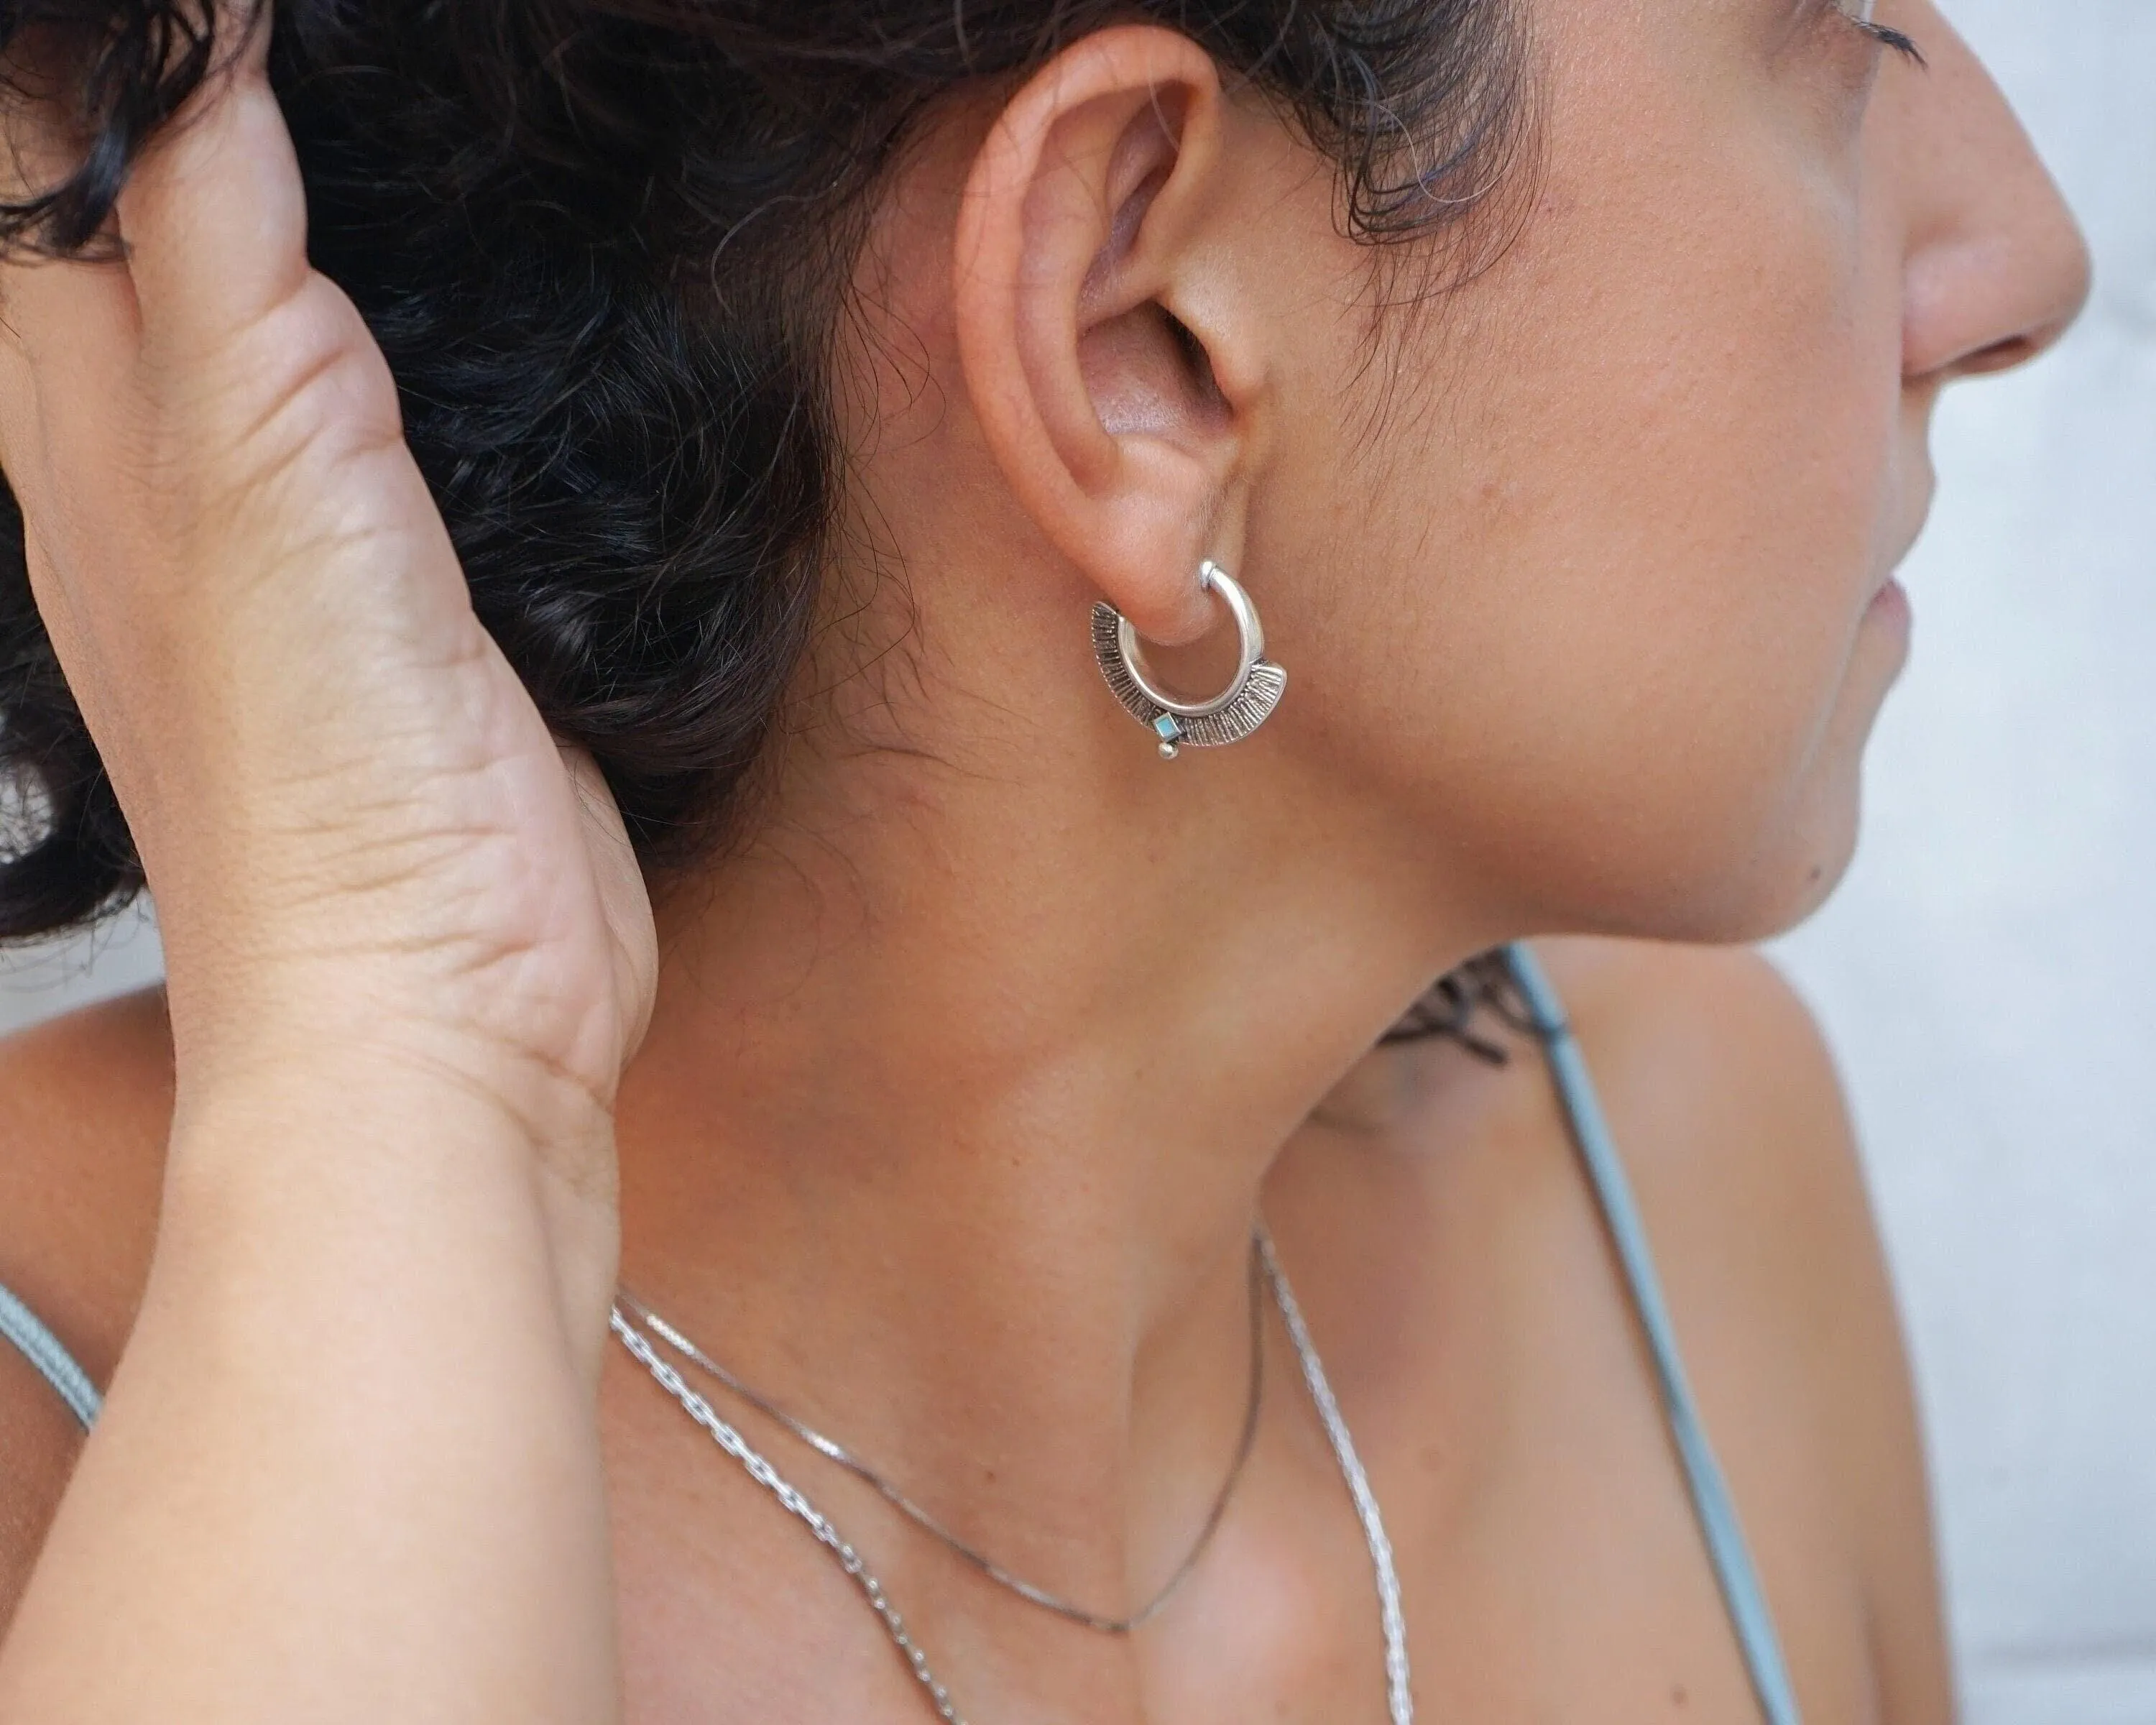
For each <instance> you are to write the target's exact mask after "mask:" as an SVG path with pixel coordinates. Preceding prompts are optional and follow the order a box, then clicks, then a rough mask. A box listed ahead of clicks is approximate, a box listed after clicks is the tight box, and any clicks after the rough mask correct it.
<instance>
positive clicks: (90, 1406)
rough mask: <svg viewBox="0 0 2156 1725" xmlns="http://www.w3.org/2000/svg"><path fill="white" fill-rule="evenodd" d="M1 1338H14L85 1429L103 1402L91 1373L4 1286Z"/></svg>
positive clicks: (0, 1299) (0, 1302)
mask: <svg viewBox="0 0 2156 1725" xmlns="http://www.w3.org/2000/svg"><path fill="white" fill-rule="evenodd" d="M0 1338H5V1339H6V1340H8V1341H9V1342H12V1343H14V1344H15V1346H16V1347H17V1348H20V1349H21V1350H22V1353H23V1358H25V1359H27V1360H28V1361H29V1363H31V1364H32V1365H33V1366H35V1367H36V1368H38V1371H39V1372H40V1373H43V1374H44V1379H45V1382H47V1383H48V1384H51V1385H52V1386H53V1388H54V1389H56V1390H58V1391H59V1396H60V1399H61V1400H62V1401H64V1402H65V1403H66V1404H68V1406H69V1409H71V1410H72V1411H73V1412H74V1417H75V1418H76V1419H78V1420H80V1421H81V1422H82V1429H83V1430H85V1431H87V1430H90V1422H91V1421H93V1420H95V1419H96V1418H97V1410H98V1409H99V1407H100V1405H102V1399H101V1398H100V1396H99V1395H98V1393H97V1386H96V1385H95V1384H92V1383H91V1382H90V1374H89V1373H86V1372H85V1371H84V1370H83V1368H81V1367H80V1366H79V1365H77V1364H76V1363H74V1355H73V1354H71V1353H69V1352H68V1351H67V1349H66V1348H63V1347H62V1346H61V1345H60V1338H59V1337H57V1336H55V1335H54V1333H53V1332H51V1331H50V1330H49V1329H47V1328H46V1327H44V1324H42V1323H41V1322H38V1315H37V1313H36V1312H33V1311H31V1310H30V1308H29V1307H27V1306H25V1305H24V1304H23V1302H22V1301H20V1300H18V1299H17V1298H16V1297H15V1296H13V1294H11V1293H9V1292H8V1290H7V1289H6V1288H5V1287H0Z"/></svg>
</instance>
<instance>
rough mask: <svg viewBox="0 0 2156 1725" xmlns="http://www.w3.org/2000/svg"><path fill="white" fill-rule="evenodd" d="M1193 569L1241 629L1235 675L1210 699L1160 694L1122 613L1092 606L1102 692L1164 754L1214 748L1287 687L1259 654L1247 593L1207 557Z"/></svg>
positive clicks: (1240, 733) (1261, 719)
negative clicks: (1112, 698)
mask: <svg viewBox="0 0 2156 1725" xmlns="http://www.w3.org/2000/svg"><path fill="white" fill-rule="evenodd" d="M1199 574H1200V577H1201V578H1202V579H1203V580H1204V583H1205V585H1206V587H1207V588H1209V589H1210V590H1211V591H1213V592H1214V593H1217V594H1219V597H1220V598H1221V599H1222V600H1223V601H1224V603H1226V605H1227V607H1228V609H1229V614H1231V615H1232V616H1233V617H1234V619H1235V627H1236V629H1237V631H1238V632H1239V633H1240V635H1241V637H1242V655H1241V663H1240V666H1239V667H1238V670H1237V675H1236V678H1235V682H1233V683H1232V684H1230V685H1229V687H1228V688H1227V689H1225V690H1224V691H1222V692H1221V693H1220V694H1219V695H1216V696H1214V697H1213V698H1212V699H1211V700H1209V701H1175V700H1172V699H1163V696H1162V695H1161V694H1160V693H1158V692H1156V691H1154V690H1153V689H1152V687H1151V686H1150V685H1148V684H1147V681H1146V678H1145V674H1144V672H1143V671H1142V670H1141V669H1140V668H1139V665H1138V664H1137V657H1136V655H1137V635H1136V633H1135V632H1134V631H1133V630H1132V628H1131V626H1130V624H1128V623H1127V622H1126V621H1125V620H1124V619H1123V617H1122V614H1121V613H1120V612H1118V611H1117V610H1116V608H1115V607H1114V606H1113V605H1109V604H1096V605H1095V606H1094V607H1093V657H1094V658H1095V659H1096V660H1098V661H1099V663H1100V666H1101V675H1102V676H1103V677H1104V678H1106V680H1107V684H1108V692H1109V693H1110V694H1111V695H1113V696H1115V697H1116V701H1117V703H1118V704H1119V705H1120V706H1122V709H1123V711H1125V712H1127V713H1128V714H1129V715H1130V716H1132V718H1134V719H1136V720H1137V721H1138V722H1139V723H1140V724H1141V725H1143V726H1145V727H1146V728H1147V730H1149V731H1151V732H1152V733H1153V735H1154V736H1156V737H1158V738H1159V739H1160V752H1161V757H1162V758H1163V760H1168V761H1173V759H1174V758H1175V757H1176V755H1177V753H1178V752H1179V751H1180V750H1181V748H1182V747H1183V744H1185V743H1189V744H1191V745H1193V747H1198V748H1218V747H1219V746H1220V745H1221V744H1223V743H1228V742H1241V741H1242V740H1243V739H1244V738H1245V737H1248V736H1249V735H1250V733H1251V732H1253V731H1255V730H1256V729H1257V728H1258V726H1260V725H1262V724H1264V723H1265V721H1266V720H1267V719H1269V718H1270V717H1271V716H1272V711H1273V709H1274V708H1275V707H1276V706H1279V705H1280V698H1281V693H1282V691H1285V690H1286V687H1287V672H1286V670H1284V669H1283V668H1282V667H1281V666H1280V665H1275V664H1274V663H1273V662H1272V661H1271V660H1270V659H1267V658H1266V657H1265V633H1264V631H1263V630H1262V629H1260V627H1259V625H1258V614H1257V609H1256V608H1255V606H1253V605H1252V604H1251V603H1250V596H1249V595H1248V594H1246V593H1244V591H1243V590H1242V588H1240V587H1238V586H1237V585H1236V584H1235V582H1234V581H1233V580H1231V579H1230V578H1229V576H1228V574H1227V573H1226V572H1225V571H1224V570H1223V569H1221V568H1220V567H1219V566H1218V565H1217V564H1214V563H1207V564H1206V565H1205V566H1204V568H1203V569H1201V570H1200V572H1199Z"/></svg>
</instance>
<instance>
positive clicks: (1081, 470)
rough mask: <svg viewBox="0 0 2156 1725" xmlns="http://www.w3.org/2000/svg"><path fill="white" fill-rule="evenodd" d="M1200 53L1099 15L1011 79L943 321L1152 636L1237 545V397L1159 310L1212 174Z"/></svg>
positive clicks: (1095, 559) (982, 165)
mask: <svg viewBox="0 0 2156 1725" xmlns="http://www.w3.org/2000/svg"><path fill="white" fill-rule="evenodd" d="M1223 123H1224V115H1223V105H1222V99H1221V92H1220V87H1219V78H1218V74H1217V73H1216V71H1215V69H1214V65H1213V63H1212V61H1211V59H1209V57H1208V56H1207V55H1206V54H1205V53H1204V51H1203V50H1202V49H1199V47H1198V45H1197V44H1195V43H1193V42H1192V41H1190V40H1189V39H1188V38H1186V37H1183V36H1180V35H1178V34H1176V33H1173V32H1172V31H1168V30H1163V29H1159V28H1153V27H1151V26H1127V27H1118V28H1111V29H1107V30H1102V31H1099V32H1096V33H1094V34H1092V35H1090V36H1088V37H1086V38H1085V39H1083V40H1082V41H1081V42H1079V43H1077V44H1075V45H1074V46H1073V47H1071V48H1070V49H1066V50H1065V52H1064V53H1063V54H1060V55H1059V56H1058V57H1057V58H1056V59H1055V61H1053V62H1052V63H1050V64H1049V65H1048V66H1047V67H1045V68H1044V69H1042V70H1041V71H1040V72H1039V74H1037V75H1036V76H1035V77H1034V79H1033V80H1032V81H1031V82H1029V84H1028V85H1026V86H1025V87H1024V89H1022V90H1020V91H1019V93H1018V94H1017V95H1015V96H1014V97H1013V98H1012V99H1011V100H1010V102H1009V105H1007V106H1006V107H1005V108H1004V110H1003V112H1002V114H1001V115H1000V116H998V120H997V121H996V124H995V126H993V128H992V130H991V131H990V133H989V135H988V139H987V141H986V142H985V143H984V144H983V146H982V147H981V149H980V151H979V153H978V157H976V159H975V161H974V163H973V170H972V172H971V174H970V175H969V177H968V182H967V187H966V192H965V196H964V199H963V202H962V207H961V212H960V215H959V218H958V228H957V235H956V246H955V259H954V276H953V283H952V297H953V310H954V316H955V321H956V335H957V346H958V351H959V356H960V362H961V364H962V367H963V368H964V372H965V376H966V385H967V390H968V396H969V398H970V399H971V401H972V403H973V410H974V413H975V415H976V417H977V418H978V421H979V423H980V425H981V428H982V431H983V437H984V439H985V440H986V442H987V443H988V446H989V448H990V449H991V450H992V451H993V454H994V455H995V457H996V459H997V461H998V465H999V466H1000V467H1001V469H1002V470H1003V472H1004V476H1005V478H1006V479H1007V480H1008V481H1009V485H1010V486H1011V490H1012V491H1013V493H1014V495H1015V496H1016V497H1017V499H1018V501H1019V503H1020V504H1021V506H1023V507H1024V509H1025V510H1026V511H1027V512H1028V514H1029V515H1030V516H1032V518H1033V520H1034V522H1035V523H1036V524H1037V525H1038V526H1039V529H1040V530H1041V531H1042V533H1043V535H1044V536H1045V538H1046V539H1047V540H1048V542H1050V544H1051V545H1052V546H1053V547H1055V549H1056V550H1057V551H1058V552H1060V553H1061V554H1062V555H1063V556H1064V557H1065V558H1067V559H1069V560H1070V562H1072V563H1074V564H1075V565H1076V566H1077V567H1079V568H1080V569H1081V571H1082V572H1084V573H1085V574H1086V577H1087V578H1088V579H1089V580H1091V582H1092V583H1093V584H1094V585H1095V586H1096V588H1097V589H1098V590H1099V592H1100V593H1101V595H1102V596H1103V597H1104V598H1106V599H1107V601H1108V602H1109V603H1111V604H1112V605H1113V606H1114V607H1115V608H1116V610H1117V611H1118V612H1120V613H1122V614H1123V615H1124V616H1126V617H1127V618H1128V619H1130V620H1131V622H1132V624H1133V625H1134V626H1135V627H1136V628H1137V629H1138V630H1139V632H1140V633H1141V634H1143V635H1145V636H1146V637H1147V639H1152V640H1155V641H1158V642H1161V643H1163V644H1171V645H1172V644H1179V643H1183V642H1188V641H1191V640H1194V639H1197V638H1198V637H1199V636H1200V635H1202V634H1204V633H1205V632H1206V631H1207V630H1208V629H1209V628H1212V627H1213V626H1214V625H1215V624H1216V623H1217V620H1218V619H1217V617H1216V615H1215V611H1214V605H1213V603H1212V602H1211V601H1210V599H1209V598H1208V596H1207V594H1206V593H1205V590H1204V587H1203V584H1202V583H1201V581H1200V579H1199V567H1200V565H1201V564H1202V563H1203V562H1204V559H1205V558H1206V557H1208V556H1209V555H1219V556H1222V557H1235V556H1236V555H1237V554H1238V552H1239V550H1240V547H1239V545H1238V543H1237V541H1238V539H1239V537H1240V531H1239V530H1240V524H1239V523H1238V522H1237V521H1235V520H1234V519H1233V518H1232V517H1233V516H1234V515H1235V511H1236V509H1237V508H1238V504H1237V502H1236V501H1235V500H1236V498H1237V496H1238V490H1239V488H1238V484H1237V481H1238V479H1239V476H1240V467H1241V465H1242V464H1243V460H1244V457H1245V453H1246V449H1245V430H1246V427H1245V407H1246V404H1245V403H1243V402H1240V401H1239V400H1238V399H1236V391H1235V390H1233V389H1227V388H1224V387H1223V381H1222V380H1223V372H1224V371H1225V372H1226V374H1227V375H1229V376H1231V377H1235V378H1237V379H1240V378H1243V377H1246V376H1247V375H1248V374H1249V373H1250V370H1251V367H1250V365H1249V364H1248V362H1247V361H1246V360H1245V358H1244V357H1242V356H1240V355H1239V356H1236V357H1235V363H1234V364H1233V365H1232V366H1231V367H1222V366H1221V365H1220V363H1219V359H1218V357H1216V354H1215V353H1214V347H1216V346H1217V345H1218V344H1219V342H1220V341H1222V340H1223V339H1224V331H1223V330H1222V328H1221V327H1220V324H1221V320H1220V319H1219V316H1218V309H1219V308H1218V306H1217V305H1216V304H1213V303H1210V302H1209V316H1208V318H1207V320H1206V322H1207V324H1208V326H1209V327H1208V328H1207V330H1206V331H1204V333H1202V334H1201V333H1199V332H1197V331H1193V328H1192V326H1191V324H1190V323H1189V322H1188V321H1185V320H1183V318H1181V317H1178V315H1177V314H1176V311H1175V310H1174V309H1173V308H1174V307H1175V306H1176V305H1178V303H1179V302H1180V300H1181V298H1182V295H1183V290H1185V288H1186V287H1187V286H1188V285H1189V284H1190V283H1191V282H1193V280H1199V279H1201V278H1203V277H1204V275H1205V273H1206V257H1205V254H1206V251H1207V248H1208V246H1209V244H1210V243H1211V242H1212V240H1213V238H1214V234H1213V231H1212V228H1211V226H1210V223H1212V222H1213V221H1214V219H1215V218H1216V214H1217V210H1218V207H1219V196H1218V194H1219V189H1220V185H1219V182H1220V178H1221V175H1222V172H1223V159H1222V152H1221V147H1220V146H1221V133H1222V128H1223Z"/></svg>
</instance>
